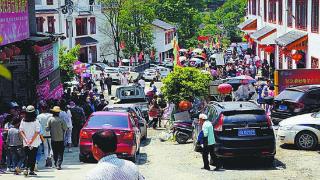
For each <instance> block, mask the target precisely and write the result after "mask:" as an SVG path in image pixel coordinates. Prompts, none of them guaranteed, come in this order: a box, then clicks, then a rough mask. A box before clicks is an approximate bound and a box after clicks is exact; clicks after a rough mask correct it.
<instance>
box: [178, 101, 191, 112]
mask: <svg viewBox="0 0 320 180" xmlns="http://www.w3.org/2000/svg"><path fill="white" fill-rule="evenodd" d="M191 107H192V104H191V102H190V101H181V102H180V103H179V109H180V110H181V111H187V110H189V109H190V108H191Z"/></svg>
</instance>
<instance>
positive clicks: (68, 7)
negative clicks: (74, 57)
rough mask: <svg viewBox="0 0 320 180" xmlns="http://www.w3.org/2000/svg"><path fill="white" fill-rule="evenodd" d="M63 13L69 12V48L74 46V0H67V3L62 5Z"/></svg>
mask: <svg viewBox="0 0 320 180" xmlns="http://www.w3.org/2000/svg"><path fill="white" fill-rule="evenodd" d="M62 13H63V14H68V16H67V22H68V34H69V50H70V49H71V48H72V37H73V36H72V31H73V30H72V29H73V28H72V20H73V18H72V13H73V2H72V0H65V5H64V6H63V7H62Z"/></svg>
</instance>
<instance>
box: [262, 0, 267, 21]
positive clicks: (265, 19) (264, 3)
mask: <svg viewBox="0 0 320 180" xmlns="http://www.w3.org/2000/svg"><path fill="white" fill-rule="evenodd" d="M263 16H264V21H265V22H267V16H268V15H267V0H264V2H263Z"/></svg>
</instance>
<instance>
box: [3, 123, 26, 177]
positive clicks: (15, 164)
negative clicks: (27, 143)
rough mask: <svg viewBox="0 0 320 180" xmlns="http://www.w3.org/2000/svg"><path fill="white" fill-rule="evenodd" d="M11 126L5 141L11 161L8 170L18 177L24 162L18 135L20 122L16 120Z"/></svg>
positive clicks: (20, 139)
mask: <svg viewBox="0 0 320 180" xmlns="http://www.w3.org/2000/svg"><path fill="white" fill-rule="evenodd" d="M12 125H13V127H11V128H10V129H9V131H8V136H7V140H6V142H7V145H8V155H9V156H10V158H11V159H12V167H9V168H13V169H14V174H16V175H18V174H20V173H21V167H22V164H23V162H24V149H23V142H22V141H23V140H22V136H21V135H20V133H19V126H20V120H19V119H18V118H16V119H14V120H13V121H12ZM7 166H9V165H7Z"/></svg>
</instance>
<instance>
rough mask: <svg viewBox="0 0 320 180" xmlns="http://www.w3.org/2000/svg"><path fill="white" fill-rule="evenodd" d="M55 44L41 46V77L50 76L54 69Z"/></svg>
mask: <svg viewBox="0 0 320 180" xmlns="http://www.w3.org/2000/svg"><path fill="white" fill-rule="evenodd" d="M53 60H54V59H53V46H52V44H48V45H46V46H42V47H41V53H40V54H39V79H42V78H44V77H46V76H48V75H49V74H50V73H52V72H53V70H54V61H53Z"/></svg>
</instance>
